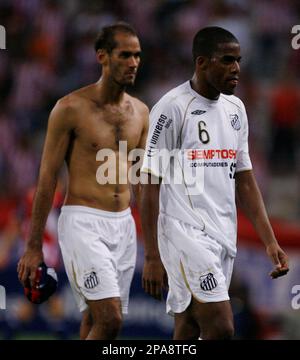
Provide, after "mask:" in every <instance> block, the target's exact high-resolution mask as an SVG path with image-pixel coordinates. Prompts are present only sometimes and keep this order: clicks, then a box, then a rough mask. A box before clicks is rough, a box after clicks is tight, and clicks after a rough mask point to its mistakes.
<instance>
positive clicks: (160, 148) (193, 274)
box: [141, 27, 288, 340]
mask: <svg viewBox="0 0 300 360" xmlns="http://www.w3.org/2000/svg"><path fill="white" fill-rule="evenodd" d="M193 58H194V63H195V72H194V75H193V77H192V79H191V80H190V81H187V82H185V83H184V84H182V85H180V86H178V87H176V88H175V89H173V90H171V91H170V92H168V93H167V94H166V95H165V96H163V97H162V99H161V100H160V101H159V102H158V103H157V104H156V105H155V106H154V108H153V109H152V111H151V115H150V130H149V133H148V139H147V146H146V152H145V157H144V162H143V166H142V172H144V173H148V184H146V185H143V188H142V206H141V207H142V214H141V215H142V224H143V229H144V235H145V264H144V271H143V287H144V289H145V291H146V292H147V293H149V294H150V295H152V296H153V297H155V298H158V299H160V298H161V293H162V288H163V286H164V285H165V283H166V281H165V279H166V276H165V275H166V273H167V278H168V287H169V291H168V297H167V312H168V313H171V314H174V315H175V331H174V339H175V340H183V339H185V340H186V339H197V338H199V336H201V338H202V339H230V338H232V336H233V333H234V326H233V315H232V310H231V305H230V301H229V296H228V288H229V284H230V279H231V274H232V268H233V261H234V257H235V255H236V225H237V224H236V205H235V197H237V199H238V201H239V203H240V205H241V207H242V208H243V209H244V210H245V212H246V214H247V216H248V217H249V219H250V221H251V222H252V224H253V225H254V227H255V229H256V231H257V233H258V235H259V236H260V238H261V240H262V241H263V243H264V245H265V247H266V252H267V254H268V256H269V257H270V259H271V260H272V262H273V264H274V269H273V271H272V272H271V273H270V275H271V277H272V278H277V277H279V276H282V275H285V274H286V273H287V272H288V258H287V255H286V254H285V253H284V251H283V250H282V249H281V248H280V246H279V245H278V242H277V240H276V238H275V236H274V233H273V230H272V228H271V225H270V222H269V219H268V216H267V213H266V210H265V206H264V203H263V200H262V197H261V193H260V191H259V189H258V186H257V183H256V180H255V177H254V175H253V172H252V165H251V161H250V157H249V153H248V123H247V115H246V111H245V107H244V105H243V103H242V101H241V100H240V99H239V98H237V97H236V96H234V95H233V93H234V90H235V88H236V86H237V83H238V79H239V73H240V65H239V63H240V60H241V55H240V46H239V42H238V40H237V39H236V38H235V37H234V35H233V34H231V33H230V32H228V31H227V30H225V29H222V28H219V27H207V28H204V29H202V30H200V31H199V32H198V33H197V34H196V36H195V38H194V42H193ZM172 151H173V155H172V156H170V152H172ZM162 153H163V154H164V156H162ZM180 175H182V181H179V180H180ZM158 178H159V181H156V184H155V183H154V181H153V180H155V179H156V180H158ZM192 180H194V182H193V181H192ZM165 270H166V273H165Z"/></svg>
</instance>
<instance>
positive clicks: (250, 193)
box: [237, 174, 276, 246]
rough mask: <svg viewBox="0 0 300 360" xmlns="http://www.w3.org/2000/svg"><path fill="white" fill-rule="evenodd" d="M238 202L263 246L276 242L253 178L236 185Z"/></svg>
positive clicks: (250, 177)
mask: <svg viewBox="0 0 300 360" xmlns="http://www.w3.org/2000/svg"><path fill="white" fill-rule="evenodd" d="M237 195H238V201H239V204H240V205H241V207H242V209H243V210H244V212H245V213H246V215H247V217H248V219H249V220H250V221H251V223H252V224H253V226H254V228H255V230H256V232H257V234H258V235H259V237H260V238H261V240H262V242H263V243H264V244H265V246H268V245H269V244H271V243H273V242H276V238H275V235H274V232H273V229H272V227H271V224H270V221H269V218H268V214H267V211H266V208H265V205H264V201H263V199H262V195H261V192H260V190H259V188H258V186H257V183H256V181H255V178H254V176H253V175H252V174H251V176H249V178H246V180H245V179H243V180H242V181H240V182H238V183H237Z"/></svg>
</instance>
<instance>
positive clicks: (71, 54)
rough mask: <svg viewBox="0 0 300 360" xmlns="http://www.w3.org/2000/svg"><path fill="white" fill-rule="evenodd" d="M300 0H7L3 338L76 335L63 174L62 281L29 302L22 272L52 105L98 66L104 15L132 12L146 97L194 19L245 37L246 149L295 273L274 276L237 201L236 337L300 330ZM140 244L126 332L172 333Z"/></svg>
mask: <svg viewBox="0 0 300 360" xmlns="http://www.w3.org/2000/svg"><path fill="white" fill-rule="evenodd" d="M299 15H300V2H299V1H297V0H285V1H284V2H282V1H281V0H261V1H251V0H216V1H212V0H148V1H142V0H119V1H118V0H114V1H104V0H103V1H100V0H98V1H93V0H89V1H79V0H65V1H57V0H0V24H1V25H3V26H5V28H6V35H7V49H6V50H0V108H1V111H0V284H1V285H3V286H5V287H6V290H7V309H6V310H0V338H3V339H25V338H29V339H74V338H77V337H78V335H77V334H78V326H79V321H80V314H79V312H78V310H77V308H76V306H75V304H74V301H73V298H72V295H71V293H70V289H69V286H68V283H67V282H66V277H65V275H64V270H63V265H62V263H61V258H60V253H59V250H58V248H57V242H56V222H57V217H58V214H59V208H60V206H61V203H62V200H63V194H64V189H65V185H64V184H65V181H64V174H62V177H61V181H60V183H59V186H58V189H57V194H56V198H55V201H54V205H53V210H52V211H51V214H50V216H49V219H48V222H47V228H46V232H45V247H44V248H45V253H46V261H47V263H48V265H51V266H55V268H56V269H57V271H58V272H59V280H60V282H59V291H58V292H57V294H56V295H55V296H53V297H52V298H51V300H50V301H48V302H47V303H46V304H44V305H42V306H39V307H37V306H33V305H32V304H31V303H29V302H28V301H27V299H25V297H24V296H23V293H22V289H21V287H20V285H19V283H18V281H17V275H16V264H17V261H18V258H19V256H20V255H21V254H22V251H23V247H24V238H25V237H26V232H27V228H28V221H29V217H30V211H31V205H32V197H33V193H34V186H35V184H36V180H37V174H38V167H39V161H40V156H41V149H42V144H43V140H44V136H45V130H46V125H47V118H48V115H49V111H50V110H51V108H52V107H53V105H54V103H55V101H56V100H57V99H58V98H60V97H61V96H63V95H65V94H66V93H68V92H70V91H72V90H73V89H76V88H79V87H81V86H84V85H86V84H88V83H91V82H95V81H96V80H97V79H98V78H99V76H100V69H99V66H98V64H97V63H96V61H95V55H94V50H93V41H94V38H95V35H96V33H97V32H98V31H99V29H100V27H102V26H103V25H107V24H110V23H112V22H114V21H117V20H125V21H128V22H129V23H131V24H132V25H134V27H135V28H136V30H137V32H138V34H139V37H140V40H141V44H142V48H143V58H142V64H141V68H140V71H139V75H138V79H137V83H136V86H135V87H134V88H133V89H131V90H130V92H131V93H132V94H133V95H136V96H138V97H139V98H141V99H142V100H143V101H145V102H146V103H147V104H148V105H149V106H150V107H151V106H152V105H153V104H154V103H155V102H156V101H157V100H158V99H159V98H160V97H161V95H162V94H164V93H165V92H166V91H167V90H169V89H171V88H172V87H174V86H175V85H177V84H180V83H181V82H183V81H185V80H186V79H188V78H190V77H191V75H192V72H193V65H192V62H191V58H192V56H191V44H192V38H193V36H194V34H195V33H196V31H197V30H198V29H199V28H201V27H203V26H207V25H219V26H222V27H224V28H226V29H228V30H230V31H232V32H233V33H234V34H235V36H236V37H237V38H238V39H239V40H240V43H241V46H242V55H243V60H242V76H241V82H240V84H239V86H238V92H237V95H238V96H240V97H241V98H242V100H243V101H244V103H245V105H246V109H247V111H248V116H249V125H250V152H251V156H252V160H253V164H254V171H255V173H256V176H257V179H258V182H259V185H260V188H261V190H262V193H263V195H264V199H265V201H266V205H267V208H268V212H269V214H270V216H271V219H272V223H273V225H274V228H275V231H276V234H277V237H278V239H279V240H280V242H281V244H282V246H283V247H284V248H285V249H286V250H287V252H288V254H289V256H290V260H291V264H290V265H291V270H290V273H289V274H288V275H287V276H286V277H285V278H282V279H278V280H275V281H272V280H271V279H270V278H269V276H268V272H269V271H270V270H271V268H272V265H271V263H270V262H269V260H268V259H267V257H266V255H265V252H264V249H263V248H262V246H261V245H260V243H259V240H258V239H257V237H256V235H255V234H254V232H253V229H252V228H251V226H250V225H249V223H248V222H247V220H246V219H245V218H244V216H243V214H242V213H239V220H240V225H239V239H238V245H239V252H238V257H237V260H236V265H235V273H234V278H233V281H232V286H231V296H232V304H233V309H234V315H235V323H236V338H239V339H300V312H299V311H300V310H295V309H293V308H292V306H291V300H292V298H293V296H295V295H293V294H292V288H293V286H294V285H297V284H300V226H299V218H300V201H299V200H300V191H299V190H300V189H299V187H300V181H299V180H300V178H299V175H300V174H299V172H300V166H299V165H300V151H299V150H300V147H299V144H300V141H299V138H300V132H299V129H300V126H299V125H300V112H299V110H300V106H299V104H300V102H299V100H300V88H299V80H300V50H298V51H296V50H293V49H292V47H291V39H292V36H293V35H292V34H291V28H292V26H293V25H295V24H297V23H298V24H299V22H300V17H299ZM132 208H133V212H134V214H135V218H136V221H137V226H138V233H139V251H138V259H137V268H136V274H135V277H134V282H133V286H132V291H131V303H130V308H129V315H128V316H127V317H126V320H125V325H124V328H123V331H122V334H121V337H122V338H126V339H141V338H148V339H169V338H170V337H171V332H172V326H173V320H172V318H170V317H168V316H167V315H166V314H165V306H164V303H160V302H157V301H155V300H152V299H150V298H149V297H147V296H145V295H144V294H143V291H142V290H141V272H142V263H143V247H142V237H141V232H140V223H139V217H138V214H137V211H136V208H135V204H132Z"/></svg>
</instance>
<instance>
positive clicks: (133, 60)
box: [129, 56, 139, 68]
mask: <svg viewBox="0 0 300 360" xmlns="http://www.w3.org/2000/svg"><path fill="white" fill-rule="evenodd" d="M138 64H139V59H137V58H136V57H134V56H131V57H130V60H129V66H130V67H134V68H136V67H137V66H138Z"/></svg>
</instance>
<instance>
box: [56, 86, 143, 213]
mask: <svg viewBox="0 0 300 360" xmlns="http://www.w3.org/2000/svg"><path fill="white" fill-rule="evenodd" d="M96 88H97V85H91V86H88V87H85V88H83V89H81V90H78V91H76V92H75V93H73V94H71V95H69V96H68V97H66V98H64V99H62V100H61V105H60V104H59V105H58V106H61V107H62V108H65V107H66V108H67V109H68V114H67V117H68V120H67V121H68V122H69V131H68V136H67V138H66V142H67V144H63V146H66V145H67V151H66V162H67V166H68V171H69V187H68V192H67V196H66V200H65V204H66V205H83V206H90V207H94V208H98V209H103V210H106V211H122V210H124V209H126V208H127V207H128V204H129V200H130V190H129V186H128V184H118V179H119V169H120V167H122V168H123V169H124V168H125V169H128V166H129V165H130V164H129V162H127V161H126V158H125V159H124V156H122V155H121V156H119V155H120V154H119V141H122V140H123V141H127V151H128V152H130V151H131V150H132V149H134V148H137V147H138V146H139V145H141V144H139V143H140V139H141V137H142V132H143V128H144V117H145V116H144V115H145V114H143V112H145V106H144V105H143V104H142V103H141V102H140V101H139V100H137V99H135V98H133V97H131V96H129V95H128V94H125V95H124V100H123V103H122V105H121V106H119V105H118V106H114V105H111V104H109V105H107V104H106V105H105V104H101V102H99V101H97V99H96V93H97V90H96ZM53 146H54V147H55V146H56V145H55V144H53ZM101 149H111V150H113V151H114V153H115V155H116V166H112V168H111V170H110V171H111V172H112V174H114V173H115V175H116V176H115V178H116V180H117V183H116V184H103V185H101V184H99V182H97V179H96V173H97V169H98V167H99V166H100V165H101V164H102V162H100V161H96V155H97V152H98V151H99V150H101ZM52 151H55V150H54V149H52V147H51V148H50V149H49V155H50V156H51V153H52ZM106 160H107V159H105V160H104V161H106ZM120 162H121V163H120ZM112 165H114V164H112ZM125 171H126V170H125Z"/></svg>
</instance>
